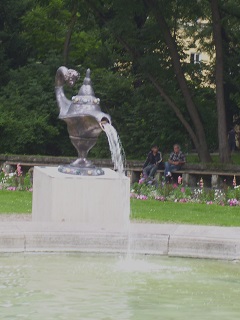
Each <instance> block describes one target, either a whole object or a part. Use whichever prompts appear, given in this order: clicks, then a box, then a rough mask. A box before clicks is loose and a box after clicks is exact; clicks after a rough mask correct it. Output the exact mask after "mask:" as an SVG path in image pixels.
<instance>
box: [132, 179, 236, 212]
mask: <svg viewBox="0 0 240 320" xmlns="http://www.w3.org/2000/svg"><path fill="white" fill-rule="evenodd" d="M130 197H131V198H135V199H139V200H147V199H155V200H156V201H171V202H180V203H186V202H191V203H206V204H207V205H212V204H218V205H221V206H227V205H228V206H231V207H233V206H239V205H240V186H237V185H236V179H235V177H234V178H233V186H232V187H229V186H227V184H226V182H225V181H224V183H223V185H222V188H221V189H209V188H205V187H204V181H203V179H202V178H201V180H200V181H199V183H198V184H197V186H196V188H189V187H184V186H183V185H182V179H181V177H179V178H178V184H171V183H160V184H159V185H152V184H151V183H149V182H145V181H144V180H143V179H140V180H139V183H135V184H133V186H132V189H131V194H130Z"/></svg>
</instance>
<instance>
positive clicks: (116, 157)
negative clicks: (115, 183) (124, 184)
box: [102, 123, 126, 175]
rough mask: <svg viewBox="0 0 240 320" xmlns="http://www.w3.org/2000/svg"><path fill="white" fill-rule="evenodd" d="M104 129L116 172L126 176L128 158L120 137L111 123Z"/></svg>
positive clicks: (103, 125) (104, 125) (105, 125)
mask: <svg viewBox="0 0 240 320" xmlns="http://www.w3.org/2000/svg"><path fill="white" fill-rule="evenodd" d="M102 129H103V130H104V131H105V133H106V135H107V138H108V143H109V148H110V151H111V157H112V162H113V164H114V170H116V171H117V172H118V173H119V174H120V175H124V174H125V165H126V157H125V153H124V150H123V147H122V143H121V140H120V138H119V135H118V133H117V131H116V129H115V128H114V127H113V126H112V125H111V124H110V123H104V124H102Z"/></svg>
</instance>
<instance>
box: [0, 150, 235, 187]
mask: <svg viewBox="0 0 240 320" xmlns="http://www.w3.org/2000/svg"><path fill="white" fill-rule="evenodd" d="M73 160H74V158H72V157H71V158H69V157H68V158H66V157H44V156H42V157H34V156H14V155H13V156H5V155H0V162H1V163H4V164H7V165H11V166H16V165H17V164H18V163H20V164H21V166H22V168H23V171H24V172H26V171H27V170H28V169H29V168H33V167H34V166H58V165H61V164H64V163H65V164H66V163H69V162H71V161H73ZM94 164H95V165H96V166H100V167H103V168H113V165H112V162H111V160H110V159H95V160H94ZM31 171H32V169H31ZM141 173H142V161H136V160H134V161H131V160H130V161H127V165H126V175H127V176H128V177H129V178H130V181H131V183H135V182H138V181H139V179H140V175H141ZM163 173H164V171H163V170H158V171H157V174H156V179H161V178H162V176H163ZM179 175H180V176H182V179H183V184H184V185H187V186H191V187H195V186H197V183H198V182H199V181H200V179H201V178H203V181H204V185H205V186H207V187H213V188H218V187H219V186H221V185H222V184H223V182H224V180H226V183H227V184H228V185H232V182H233V177H234V176H235V177H236V181H237V184H240V167H239V166H230V167H229V168H227V170H223V169H218V170H217V169H214V168H213V169H212V170H210V169H209V168H208V169H207V168H206V167H204V165H201V164H194V165H193V164H186V165H185V166H184V168H183V169H182V170H179V171H176V172H175V173H174V174H173V177H174V178H175V181H177V177H178V176H179Z"/></svg>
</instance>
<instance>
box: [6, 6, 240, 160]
mask: <svg viewBox="0 0 240 320" xmlns="http://www.w3.org/2000/svg"><path fill="white" fill-rule="evenodd" d="M104 3H105V4H104V5H103V2H102V1H98V0H92V1H84V0H79V1H77V0H72V1H66V0H23V1H16V0H2V1H1V3H0V39H1V47H0V136H1V140H0V153H18V154H20V153H22V154H50V155H75V154H76V151H75V149H74V148H73V147H72V145H71V143H70V140H69V138H68V134H67V129H66V125H65V124H64V123H63V122H61V121H60V120H58V119H57V116H58V110H57V105H56V102H55V96H54V77H55V73H56V70H57V68H58V67H59V66H60V65H64V64H65V65H66V66H67V67H69V68H75V69H76V70H78V71H80V73H81V79H80V81H79V82H78V83H77V87H74V88H73V89H71V90H70V89H69V91H68V94H69V97H70V96H72V95H74V94H75V93H76V92H77V90H78V87H79V86H80V84H81V82H82V80H83V76H84V73H85V70H86V69H87V68H88V67H90V68H91V69H92V80H93V86H94V90H95V93H96V96H97V97H99V98H100V99H101V108H102V110H103V111H104V112H107V113H109V114H110V115H111V117H112V121H113V125H114V126H115V127H116V129H117V130H118V132H119V134H120V137H121V139H122V142H123V146H124V148H125V151H126V154H127V157H128V158H138V157H142V155H143V154H146V153H147V151H148V150H149V147H150V145H151V144H158V145H160V148H161V149H162V150H163V151H164V152H169V151H170V149H171V146H172V144H173V143H176V142H179V143H181V144H182V147H183V149H184V150H186V151H188V150H190V149H192V148H193V144H192V142H191V139H190V138H189V135H188V133H187V131H186V130H185V128H184V126H183V124H182V123H181V122H180V121H179V120H178V119H177V118H176V116H175V114H174V112H173V111H172V110H171V109H170V108H169V106H168V105H167V103H166V101H164V100H163V99H162V98H161V96H160V95H159V94H158V92H157V90H156V88H155V87H154V86H153V84H152V83H151V82H150V81H149V77H148V75H149V73H151V74H152V75H154V77H156V79H157V81H159V82H161V84H162V86H163V89H164V90H165V91H166V93H167V95H168V96H170V97H171V99H172V100H173V101H174V103H175V104H176V105H177V106H178V108H179V110H181V112H182V114H183V115H184V117H185V119H186V120H187V121H188V122H189V123H190V125H191V120H190V119H189V115H188V113H187V111H186V108H185V101H184V99H183V97H182V94H181V92H180V90H179V87H178V84H177V82H176V76H175V73H174V70H173V67H172V64H171V60H170V57H169V52H168V49H167V46H166V44H165V42H164V41H163V36H162V34H161V30H160V28H159V26H158V25H157V23H156V21H155V20H154V18H153V14H152V13H151V12H150V11H149V9H148V8H147V6H146V2H145V1H126V0H124V1H123V0H122V1H120V0H109V1H105V2H104ZM159 3H160V4H161V6H162V7H163V8H164V15H165V18H166V20H167V22H168V24H169V26H170V30H171V32H175V33H176V32H177V31H178V30H179V29H180V28H182V23H189V26H188V27H186V26H185V28H186V29H187V32H189V34H190V35H191V36H192V37H193V38H196V39H198V38H200V44H199V45H200V46H201V47H202V48H205V49H206V50H207V51H208V52H209V53H210V54H212V55H214V48H213V46H212V43H211V41H210V42H209V39H210V38H211V32H212V31H211V25H210V24H209V25H208V28H205V29H203V30H202V32H196V30H194V28H195V29H196V24H195V23H194V21H196V20H197V18H198V17H199V16H201V17H203V18H205V19H210V9H209V6H208V3H207V1H205V0H203V1H202V3H203V5H199V2H197V3H195V4H194V5H193V6H189V5H188V4H189V2H188V1H177V0H172V1H164V0H162V1H159ZM237 3H238V2H237V1H236V0H228V1H220V4H221V14H222V19H223V34H224V41H225V42H224V43H225V46H224V49H225V61H226V68H225V69H226V70H225V79H226V82H225V91H226V105H227V111H228V123H229V126H230V125H231V124H232V116H233V114H238V113H239V106H240V98H239V77H240V75H239V74H240V73H239V68H240V67H239V64H238V58H239V50H240V48H239V42H238V39H239V17H240V13H239V9H238V6H237ZM102 10H103V11H102ZM199 10H200V11H199ZM102 14H104V19H103V18H102V16H101V15H102ZM180 21H181V23H180ZM126 43H127V46H128V45H129V44H130V46H131V48H130V51H129V50H127V49H126ZM176 43H177V46H178V50H179V55H180V57H181V59H182V61H185V60H184V59H185V58H186V54H185V53H184V52H185V51H184V49H185V48H184V46H185V44H184V43H183V42H182V41H181V39H180V38H176ZM124 44H125V45H124ZM200 49H201V48H200ZM182 68H183V70H184V73H185V74H186V75H188V76H187V79H188V86H189V88H190V89H191V92H192V95H193V97H194V101H195V103H196V105H197V107H198V112H199V113H200V117H201V120H202V122H203V125H204V129H205V133H206V137H207V143H208V147H209V150H210V151H212V150H216V148H217V145H218V141H217V116H216V115H217V111H216V102H215V92H214V89H213V87H211V86H209V87H206V86H202V83H203V82H204V81H206V82H209V83H213V82H214V79H213V77H212V72H213V65H211V64H210V65H204V64H201V65H199V64H190V63H186V62H183V63H182ZM203 69H204V70H206V72H205V73H203V72H202V70H203ZM90 155H91V156H92V157H109V151H108V146H107V140H106V138H105V136H104V135H103V134H102V135H101V136H100V138H99V141H98V143H97V145H96V146H95V147H94V148H93V149H92V151H91V153H90Z"/></svg>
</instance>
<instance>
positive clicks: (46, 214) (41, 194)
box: [32, 167, 130, 232]
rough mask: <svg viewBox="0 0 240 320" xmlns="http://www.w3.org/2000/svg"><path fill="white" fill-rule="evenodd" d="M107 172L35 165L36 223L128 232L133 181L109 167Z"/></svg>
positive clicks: (34, 210)
mask: <svg viewBox="0 0 240 320" xmlns="http://www.w3.org/2000/svg"><path fill="white" fill-rule="evenodd" d="M103 170H104V175H100V176H95V177H91V176H78V175H71V174H67V175H66V174H64V173H61V172H59V171H58V168H57V167H35V168H34V175H33V208H32V219H33V221H34V222H42V223H60V224H62V225H64V224H68V225H69V224H73V225H74V227H75V228H76V225H77V226H79V230H82V231H101V230H103V231H108V232H116V231H117V232H126V231H127V228H128V223H129V213H130V181H129V178H127V177H125V176H123V177H120V176H119V174H118V173H116V172H114V171H113V170H110V169H103Z"/></svg>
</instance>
